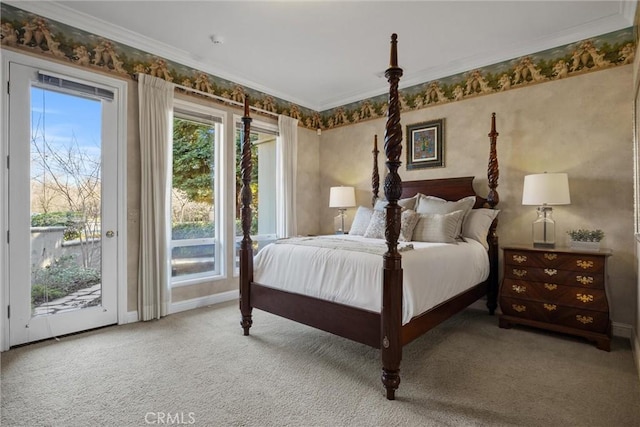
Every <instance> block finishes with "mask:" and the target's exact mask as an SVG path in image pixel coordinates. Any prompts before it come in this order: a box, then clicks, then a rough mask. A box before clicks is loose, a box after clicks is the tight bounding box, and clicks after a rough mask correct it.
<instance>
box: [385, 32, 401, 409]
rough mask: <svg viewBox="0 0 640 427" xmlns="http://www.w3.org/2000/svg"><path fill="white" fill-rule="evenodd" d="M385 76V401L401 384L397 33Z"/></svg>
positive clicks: (392, 36) (399, 145) (398, 69)
mask: <svg viewBox="0 0 640 427" xmlns="http://www.w3.org/2000/svg"><path fill="white" fill-rule="evenodd" d="M385 76H386V77H387V80H388V81H389V110H388V113H387V124H386V127H385V133H384V150H385V154H386V156H387V162H386V163H387V169H388V173H387V176H386V178H385V180H384V194H385V196H386V198H387V200H388V202H389V203H388V204H387V207H386V208H385V209H386V214H387V218H386V228H385V238H386V240H387V252H386V253H385V254H384V257H383V258H384V261H383V262H384V264H383V265H384V267H383V268H384V271H383V284H382V313H381V337H380V339H381V346H380V348H381V356H382V384H384V386H385V388H386V390H387V399H389V400H394V399H395V391H396V390H397V388H398V386H399V385H400V361H401V360H402V336H401V328H402V256H401V255H400V252H398V237H399V236H400V216H401V208H400V206H399V205H398V200H399V199H400V196H401V195H402V179H401V178H400V175H398V168H399V167H400V164H401V162H400V155H401V154H402V127H401V126H400V101H399V97H398V83H399V81H400V77H401V76H402V69H401V68H399V67H398V36H397V35H396V34H392V35H391V61H390V66H389V68H388V69H387V71H386V72H385Z"/></svg>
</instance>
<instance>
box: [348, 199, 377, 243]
mask: <svg viewBox="0 0 640 427" xmlns="http://www.w3.org/2000/svg"><path fill="white" fill-rule="evenodd" d="M372 214H373V209H371V208H367V207H364V206H358V210H357V211H356V216H355V217H354V218H353V222H352V223H351V230H349V234H353V235H354V236H364V233H365V232H366V231H367V227H368V226H369V222H370V221H371V215H372Z"/></svg>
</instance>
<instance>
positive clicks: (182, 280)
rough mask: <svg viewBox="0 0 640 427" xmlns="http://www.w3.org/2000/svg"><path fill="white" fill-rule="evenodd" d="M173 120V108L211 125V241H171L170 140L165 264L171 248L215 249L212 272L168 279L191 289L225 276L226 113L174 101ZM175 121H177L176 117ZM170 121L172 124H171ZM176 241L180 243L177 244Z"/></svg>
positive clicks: (171, 255) (171, 250) (171, 150)
mask: <svg viewBox="0 0 640 427" xmlns="http://www.w3.org/2000/svg"><path fill="white" fill-rule="evenodd" d="M173 107H174V108H173V112H172V113H173V119H175V118H176V115H175V110H176V108H177V109H178V110H180V113H181V115H183V116H188V115H189V113H190V112H191V113H193V114H194V116H193V117H190V118H189V119H190V120H193V121H195V122H198V123H203V124H208V125H212V126H214V129H215V130H214V147H213V150H214V161H213V163H214V185H213V194H214V200H215V203H214V205H213V214H214V218H213V223H214V237H212V238H196V239H178V240H173V239H172V238H171V234H172V233H171V228H172V227H171V216H172V203H171V190H172V189H173V185H172V182H173V139H172V146H171V147H170V156H171V160H170V164H171V170H170V174H169V178H168V195H167V197H168V198H169V203H168V212H167V217H168V218H169V221H168V222H169V224H168V227H169V231H168V236H169V239H168V242H167V243H168V245H167V246H168V262H169V265H170V266H171V264H172V261H173V249H174V248H175V247H184V246H195V245H202V244H213V247H214V257H215V261H214V262H215V264H214V265H215V268H214V270H213V271H206V272H201V273H193V274H185V275H181V276H175V277H174V276H170V277H169V286H170V287H171V288H172V289H173V288H179V287H183V286H191V285H197V284H200V283H206V282H211V281H215V280H221V279H224V278H225V277H226V274H225V273H226V259H227V256H226V253H225V252H226V250H225V248H226V245H225V244H224V235H225V233H224V227H225V225H224V223H223V219H224V215H223V209H224V205H225V203H224V201H225V200H224V194H223V192H222V191H221V190H222V185H221V181H222V180H223V179H224V173H225V171H224V162H223V153H222V148H223V146H224V141H225V121H226V113H225V112H224V111H222V110H218V109H215V108H212V107H210V106H206V105H202V104H199V103H197V102H193V101H189V100H185V99H181V98H174V101H173ZM203 115H204V116H211V117H212V120H211V123H207V122H206V119H204V118H203V117H199V116H203ZM178 118H180V117H179V116H178ZM173 119H172V123H173ZM176 242H179V243H182V244H179V245H177V244H176ZM185 243H186V244H185Z"/></svg>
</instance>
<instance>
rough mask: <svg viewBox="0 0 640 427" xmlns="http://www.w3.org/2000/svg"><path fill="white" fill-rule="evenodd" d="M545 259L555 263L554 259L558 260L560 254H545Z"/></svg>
mask: <svg viewBox="0 0 640 427" xmlns="http://www.w3.org/2000/svg"><path fill="white" fill-rule="evenodd" d="M544 257H545V258H546V259H548V260H549V261H553V260H554V259H556V258H558V254H547V253H546V254H544Z"/></svg>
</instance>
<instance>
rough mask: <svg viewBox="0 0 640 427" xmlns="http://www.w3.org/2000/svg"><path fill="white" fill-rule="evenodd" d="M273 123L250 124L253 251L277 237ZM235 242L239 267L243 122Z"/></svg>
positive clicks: (239, 138)
mask: <svg viewBox="0 0 640 427" xmlns="http://www.w3.org/2000/svg"><path fill="white" fill-rule="evenodd" d="M277 136H278V133H277V128H276V127H275V126H273V127H269V126H268V125H266V124H264V123H257V124H255V122H252V123H251V135H250V141H251V160H252V164H253V169H252V171H251V174H252V176H251V194H252V201H251V207H252V211H251V214H252V216H251V231H250V233H251V239H252V240H253V251H254V254H255V253H257V252H258V251H259V250H260V249H262V248H263V247H264V246H266V245H267V244H269V243H271V242H273V241H275V239H276V226H277V225H276V218H277V206H276V146H277V144H276V138H277ZM235 138H236V215H235V217H236V245H235V259H236V262H235V267H236V269H238V268H239V264H238V263H239V253H238V252H239V250H240V241H241V240H242V225H241V222H240V208H241V207H242V201H241V199H240V191H241V189H242V169H241V164H240V162H241V159H242V124H241V123H239V122H238V123H236V135H235Z"/></svg>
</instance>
